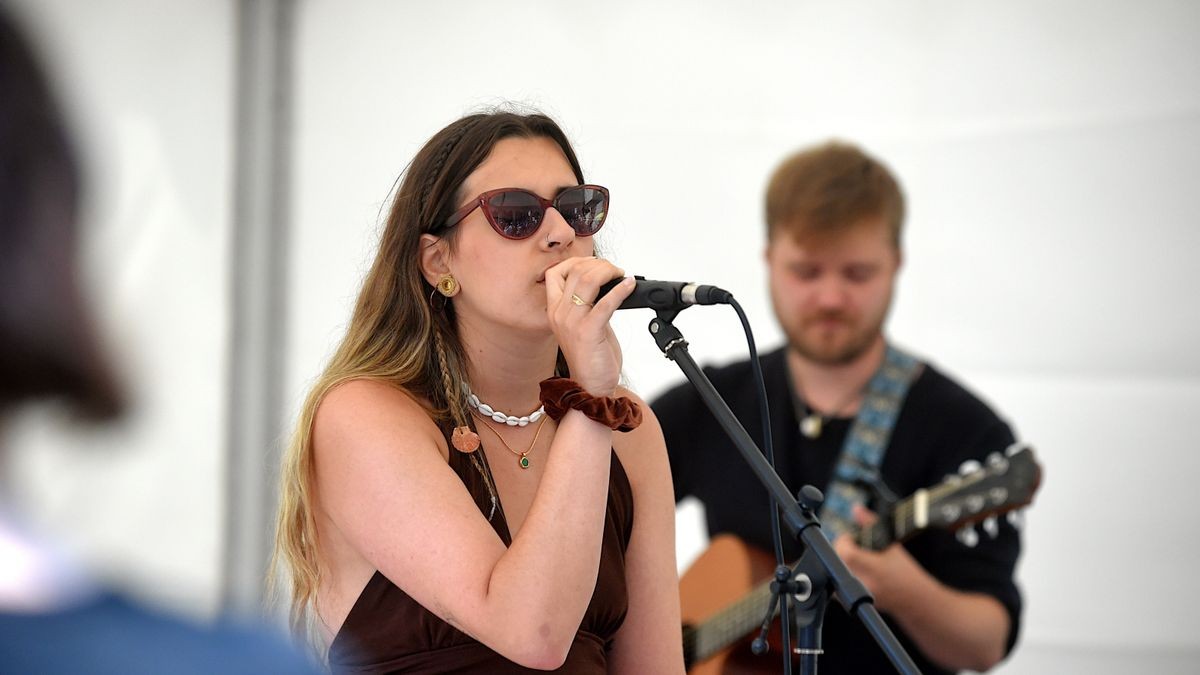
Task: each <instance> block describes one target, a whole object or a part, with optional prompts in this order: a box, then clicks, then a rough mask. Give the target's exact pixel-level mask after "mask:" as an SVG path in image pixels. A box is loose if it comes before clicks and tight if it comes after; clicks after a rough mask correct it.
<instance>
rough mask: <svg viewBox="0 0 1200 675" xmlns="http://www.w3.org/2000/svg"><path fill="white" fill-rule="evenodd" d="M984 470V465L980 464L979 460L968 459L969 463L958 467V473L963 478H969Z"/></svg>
mask: <svg viewBox="0 0 1200 675" xmlns="http://www.w3.org/2000/svg"><path fill="white" fill-rule="evenodd" d="M982 468H983V465H982V464H980V463H979V462H978V461H977V460H974V459H968V460H967V461H965V462H963V463H962V464H959V465H958V473H959V475H962V476H969V475H971V474H973V473H978V472H979V470H980V469H982Z"/></svg>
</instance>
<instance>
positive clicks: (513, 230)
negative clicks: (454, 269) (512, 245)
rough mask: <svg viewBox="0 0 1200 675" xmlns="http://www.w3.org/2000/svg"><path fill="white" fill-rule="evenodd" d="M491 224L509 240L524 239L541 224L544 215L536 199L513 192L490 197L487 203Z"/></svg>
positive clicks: (526, 193) (527, 194)
mask: <svg viewBox="0 0 1200 675" xmlns="http://www.w3.org/2000/svg"><path fill="white" fill-rule="evenodd" d="M487 206H488V212H489V213H490V214H491V217H492V222H493V223H495V225H496V227H497V228H498V229H499V230H500V233H501V234H503V235H504V236H506V237H508V238H509V239H524V238H526V237H528V236H530V235H531V234H533V233H534V232H535V231H537V229H538V226H539V225H541V224H542V217H543V216H544V215H546V212H545V210H544V209H542V205H541V204H539V203H538V201H537V198H535V197H534V196H533V195H531V194H529V193H528V192H521V191H517V190H513V191H511V192H501V193H500V194H497V195H494V196H492V198H491V199H489V200H488V203H487Z"/></svg>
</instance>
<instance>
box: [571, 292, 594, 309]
mask: <svg viewBox="0 0 1200 675" xmlns="http://www.w3.org/2000/svg"><path fill="white" fill-rule="evenodd" d="M571 302H573V303H575V304H576V305H577V306H580V307H582V306H583V305H587V306H588V307H591V306H592V303H590V302H585V301H584V299H583V298H581V297H579V296H578V295H575V294H574V293H572V294H571Z"/></svg>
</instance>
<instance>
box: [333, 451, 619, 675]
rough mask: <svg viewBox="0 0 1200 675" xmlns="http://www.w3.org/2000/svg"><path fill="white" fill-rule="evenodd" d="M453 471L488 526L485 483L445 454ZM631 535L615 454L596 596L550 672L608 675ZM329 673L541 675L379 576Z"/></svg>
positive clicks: (458, 457) (336, 645)
mask: <svg viewBox="0 0 1200 675" xmlns="http://www.w3.org/2000/svg"><path fill="white" fill-rule="evenodd" d="M450 466H451V468H453V469H454V471H455V473H457V474H458V475H459V477H460V478H461V479H462V481H463V484H464V485H465V486H466V488H467V491H469V492H470V493H471V496H472V497H474V498H475V503H476V505H478V506H479V510H480V511H481V512H482V513H483V515H484V517H485V518H486V517H487V516H488V514H489V513H491V512H492V500H491V496H490V494H489V492H488V489H487V484H486V483H485V482H484V478H483V476H482V475H480V473H479V471H477V470H476V469H475V467H474V465H473V464H472V463H471V461H470V458H469V457H468V456H467V455H464V454H463V453H460V452H451V453H450ZM491 520H492V527H493V528H495V530H496V534H497V535H499V537H500V539H501V541H503V542H504V544H505V546H511V545H512V535H511V534H510V533H509V531H508V522H507V521H506V520H505V518H504V510H503V508H496V509H495V513H494V514H493V517H492V519H491ZM632 531H633V490H632V489H631V488H630V485H629V478H628V476H626V474H625V469H624V467H622V466H621V462H620V460H619V459H617V454H616V453H615V452H613V453H612V464H611V469H610V471H609V486H608V509H607V513H606V515H605V518H604V542H603V544H602V548H601V553H600V570H599V576H598V577H597V579H596V590H595V592H594V593H593V594H592V601H591V604H589V605H588V608H587V611H586V612H585V613H584V615H583V622H582V624H581V625H580V627H579V631H578V632H577V633H576V634H575V641H574V643H572V645H571V650H570V652H569V653H568V654H567V660H566V663H564V664H563V666H562V668H560V669H559V670H556V671H554V672H561V673H584V674H586V673H605V672H607V657H608V650H609V649H610V648H611V646H612V640H613V636H614V635H615V634H616V632H617V629H618V628H620V627H621V623H622V621H624V620H625V613H626V611H627V610H628V607H629V599H628V597H627V594H626V587H625V551H626V549H627V548H628V546H629V536H630V533H631V532H632ZM530 582H531V583H536V580H530ZM329 665H330V668H331V670H332V671H333V672H334V673H497V674H507V673H534V672H545V671H534V670H531V669H529V668H525V667H522V666H519V665H517V664H516V663H513V662H512V661H509V660H508V659H506V658H504V657H503V656H501V655H500V654H497V653H496V652H494V651H492V650H491V649H489V648H488V647H486V646H484V645H483V644H482V643H481V642H478V641H477V640H475V639H473V638H471V637H470V636H468V635H467V634H466V633H463V632H462V631H460V630H458V629H456V628H454V627H453V626H451V625H450V624H448V623H446V622H445V621H442V620H441V619H440V618H438V617H437V616H436V615H434V614H433V613H432V612H430V611H429V610H427V609H425V608H424V607H422V606H421V605H420V604H418V603H417V602H416V601H415V600H413V599H412V598H411V597H409V595H408V594H407V593H405V592H404V591H403V590H401V589H400V588H399V587H397V586H396V585H395V584H393V583H392V582H391V581H389V580H388V579H387V577H385V576H383V574H381V573H379V572H375V574H374V576H372V577H371V580H370V581H368V582H367V585H366V587H365V588H363V591H362V593H361V594H360V595H359V597H358V600H356V601H355V603H354V606H353V607H352V608H351V609H350V613H349V615H347V617H346V621H345V622H344V623H343V624H342V627H341V629H340V630H339V631H338V633H337V635H336V636H334V639H333V642H332V643H330V645H329Z"/></svg>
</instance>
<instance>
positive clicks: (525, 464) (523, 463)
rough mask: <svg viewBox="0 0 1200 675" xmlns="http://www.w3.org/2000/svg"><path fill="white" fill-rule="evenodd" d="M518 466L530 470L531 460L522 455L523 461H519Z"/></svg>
mask: <svg viewBox="0 0 1200 675" xmlns="http://www.w3.org/2000/svg"><path fill="white" fill-rule="evenodd" d="M517 464H520V465H521V468H522V469H528V468H529V458H528V457H526V456H525V455H521V459H518V460H517Z"/></svg>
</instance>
